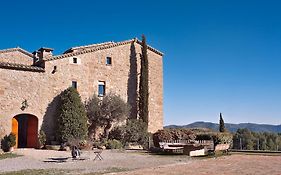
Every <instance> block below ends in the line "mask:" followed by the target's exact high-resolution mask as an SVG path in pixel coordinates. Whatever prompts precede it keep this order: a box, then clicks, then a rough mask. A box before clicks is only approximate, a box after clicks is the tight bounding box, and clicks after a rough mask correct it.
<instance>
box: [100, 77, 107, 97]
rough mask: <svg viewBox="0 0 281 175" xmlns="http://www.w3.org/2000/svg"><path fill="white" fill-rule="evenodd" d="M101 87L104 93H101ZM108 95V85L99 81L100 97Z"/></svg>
mask: <svg viewBox="0 0 281 175" xmlns="http://www.w3.org/2000/svg"><path fill="white" fill-rule="evenodd" d="M100 87H103V89H102V90H103V93H100ZM105 94H106V83H105V81H98V97H104V96H105Z"/></svg>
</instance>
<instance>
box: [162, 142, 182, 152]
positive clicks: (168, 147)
mask: <svg viewBox="0 0 281 175" xmlns="http://www.w3.org/2000/svg"><path fill="white" fill-rule="evenodd" d="M159 145H160V148H161V149H163V150H164V151H174V150H175V151H178V150H182V149H183V145H182V144H172V143H166V142H159Z"/></svg>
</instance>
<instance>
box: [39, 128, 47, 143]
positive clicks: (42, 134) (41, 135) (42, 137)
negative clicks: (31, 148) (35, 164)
mask: <svg viewBox="0 0 281 175" xmlns="http://www.w3.org/2000/svg"><path fill="white" fill-rule="evenodd" d="M46 140H47V138H46V134H45V132H44V131H43V130H42V129H41V130H40V131H39V135H38V141H39V144H40V146H45V144H46Z"/></svg>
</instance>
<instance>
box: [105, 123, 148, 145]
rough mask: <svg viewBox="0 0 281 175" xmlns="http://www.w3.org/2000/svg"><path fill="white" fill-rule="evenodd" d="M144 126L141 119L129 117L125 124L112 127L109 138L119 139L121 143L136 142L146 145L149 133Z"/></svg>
mask: <svg viewBox="0 0 281 175" xmlns="http://www.w3.org/2000/svg"><path fill="white" fill-rule="evenodd" d="M146 126H147V125H146V123H145V122H143V121H142V120H137V119H131V120H128V121H127V123H126V125H124V126H119V127H115V128H113V129H112V130H111V131H110V134H109V138H110V139H116V140H119V141H121V142H122V144H123V145H126V144H127V143H136V144H140V145H142V146H143V147H147V146H148V145H147V144H148V136H149V134H148V132H147V129H146Z"/></svg>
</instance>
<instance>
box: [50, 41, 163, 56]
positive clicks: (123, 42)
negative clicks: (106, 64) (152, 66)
mask: <svg viewBox="0 0 281 175" xmlns="http://www.w3.org/2000/svg"><path fill="white" fill-rule="evenodd" d="M132 42H136V43H137V44H140V45H141V44H142V42H141V41H140V40H138V39H137V38H134V39H130V40H126V41H121V42H116V43H111V44H105V45H100V46H98V44H97V46H95V47H93V48H91V49H85V50H81V51H77V52H74V53H66V54H62V55H57V56H53V57H51V58H49V59H46V61H52V60H57V59H62V58H67V57H72V56H77V55H81V54H85V53H91V52H96V51H98V50H104V49H109V48H112V47H117V46H121V45H126V44H130V43H132ZM82 47H83V46H81V48H82ZM86 47H87V46H86ZM76 48H77V47H76ZM148 49H149V50H151V51H152V52H155V53H156V54H158V55H160V56H163V55H164V54H163V53H162V52H160V51H158V50H157V49H155V48H153V47H151V46H149V45H148Z"/></svg>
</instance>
